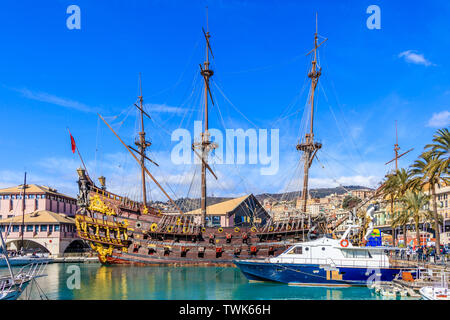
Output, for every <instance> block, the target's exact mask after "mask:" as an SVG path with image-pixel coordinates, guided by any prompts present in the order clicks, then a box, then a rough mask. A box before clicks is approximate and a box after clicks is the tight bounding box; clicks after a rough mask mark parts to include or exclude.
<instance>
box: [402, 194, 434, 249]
mask: <svg viewBox="0 0 450 320" xmlns="http://www.w3.org/2000/svg"><path fill="white" fill-rule="evenodd" d="M402 202H403V204H404V209H405V210H404V212H405V215H404V216H403V217H402V219H407V220H413V222H414V225H415V229H416V240H417V245H418V246H420V228H419V224H420V221H421V220H424V219H426V218H429V217H430V214H431V213H430V211H429V210H428V209H425V208H426V207H427V205H428V204H429V202H430V196H429V195H426V194H424V193H423V192H414V191H412V190H407V191H406V193H405V195H404V196H403V198H402ZM405 243H406V232H405Z"/></svg>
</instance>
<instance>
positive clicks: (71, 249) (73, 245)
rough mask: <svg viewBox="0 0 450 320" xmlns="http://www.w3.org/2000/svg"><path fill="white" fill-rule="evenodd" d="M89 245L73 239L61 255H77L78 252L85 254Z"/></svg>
mask: <svg viewBox="0 0 450 320" xmlns="http://www.w3.org/2000/svg"><path fill="white" fill-rule="evenodd" d="M89 248H90V247H89V245H88V244H87V243H86V242H85V241H83V240H80V239H75V240H73V241H71V242H70V243H68V244H67V246H66V247H65V248H64V250H62V251H63V253H75V252H76V253H79V252H86V251H87V250H89Z"/></svg>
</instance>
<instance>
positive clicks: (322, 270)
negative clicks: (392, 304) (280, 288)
mask: <svg viewBox="0 0 450 320" xmlns="http://www.w3.org/2000/svg"><path fill="white" fill-rule="evenodd" d="M233 262H234V264H235V265H236V266H237V267H238V268H239V269H240V270H241V271H242V273H243V274H244V275H245V276H246V277H247V279H249V280H253V281H275V282H281V283H287V284H290V285H303V286H364V285H367V284H368V283H370V281H372V280H376V281H380V282H385V281H392V280H393V279H394V278H395V276H396V275H397V274H398V273H399V272H400V271H401V269H399V268H380V269H373V268H367V267H360V268H359V267H333V268H330V267H329V266H322V265H318V264H291V263H289V264H288V263H270V262H263V261H261V262H257V261H237V260H235V261H233Z"/></svg>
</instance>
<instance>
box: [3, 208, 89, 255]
mask: <svg viewBox="0 0 450 320" xmlns="http://www.w3.org/2000/svg"><path fill="white" fill-rule="evenodd" d="M22 218H23V225H22ZM0 230H1V232H2V233H3V237H4V239H5V241H6V247H7V248H8V250H19V249H20V248H21V247H22V233H23V248H24V249H25V250H26V251H33V252H43V253H50V254H52V255H54V256H58V255H61V254H63V253H67V252H76V251H80V250H81V249H82V248H84V247H86V245H85V244H84V242H83V241H81V240H80V239H79V238H78V236H77V232H76V228H75V219H74V218H72V217H69V216H67V215H65V214H61V213H55V212H51V211H47V210H41V211H35V212H31V213H27V214H25V215H24V216H23V217H22V216H14V217H11V218H7V219H2V220H0Z"/></svg>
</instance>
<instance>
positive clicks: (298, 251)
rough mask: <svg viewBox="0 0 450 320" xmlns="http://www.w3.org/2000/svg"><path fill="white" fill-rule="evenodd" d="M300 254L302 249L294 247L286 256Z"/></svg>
mask: <svg viewBox="0 0 450 320" xmlns="http://www.w3.org/2000/svg"><path fill="white" fill-rule="evenodd" d="M302 253H303V248H302V247H300V246H296V247H294V248H292V249H291V250H289V251H288V254H302Z"/></svg>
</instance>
